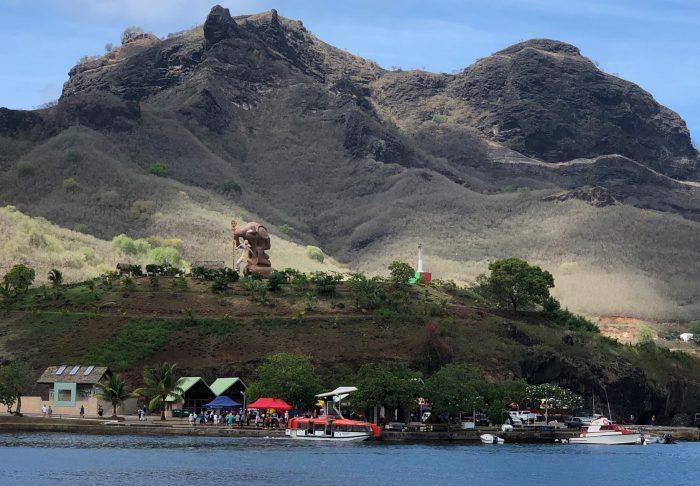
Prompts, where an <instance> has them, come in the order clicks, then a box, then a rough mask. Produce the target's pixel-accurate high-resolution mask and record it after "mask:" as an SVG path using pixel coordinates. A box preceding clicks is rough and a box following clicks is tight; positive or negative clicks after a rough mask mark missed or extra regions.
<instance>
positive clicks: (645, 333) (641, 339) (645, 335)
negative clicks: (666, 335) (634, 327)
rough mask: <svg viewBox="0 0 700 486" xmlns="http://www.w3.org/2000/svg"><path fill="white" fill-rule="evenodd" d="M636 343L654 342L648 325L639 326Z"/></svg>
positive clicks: (646, 343)
mask: <svg viewBox="0 0 700 486" xmlns="http://www.w3.org/2000/svg"><path fill="white" fill-rule="evenodd" d="M637 344H638V345H640V346H645V345H650V344H652V345H653V344H654V332H653V331H652V330H651V328H650V327H649V326H640V328H639V330H638V331H637Z"/></svg>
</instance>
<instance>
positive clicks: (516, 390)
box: [485, 380, 528, 425]
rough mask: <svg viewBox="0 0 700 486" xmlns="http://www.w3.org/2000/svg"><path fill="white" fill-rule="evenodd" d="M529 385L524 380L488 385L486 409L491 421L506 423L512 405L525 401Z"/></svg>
mask: <svg viewBox="0 0 700 486" xmlns="http://www.w3.org/2000/svg"><path fill="white" fill-rule="evenodd" d="M527 386H528V385H527V383H526V382H525V381H524V380H515V381H511V380H506V381H501V382H498V383H495V384H492V385H487V389H486V397H487V399H486V402H487V403H486V408H485V410H486V412H487V415H488V417H489V420H490V421H491V423H493V424H498V425H500V424H502V423H504V421H505V419H506V418H507V417H508V412H507V411H508V410H509V409H510V405H511V404H512V403H516V404H520V403H524V401H525V395H526V389H527Z"/></svg>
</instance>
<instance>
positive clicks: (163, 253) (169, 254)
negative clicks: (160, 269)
mask: <svg viewBox="0 0 700 486" xmlns="http://www.w3.org/2000/svg"><path fill="white" fill-rule="evenodd" d="M146 259H147V260H148V261H149V262H152V263H157V264H158V265H163V266H169V265H179V264H180V252H179V251H177V249H175V248H172V247H169V246H159V247H158V248H153V249H151V250H150V251H149V252H148V255H147V256H146Z"/></svg>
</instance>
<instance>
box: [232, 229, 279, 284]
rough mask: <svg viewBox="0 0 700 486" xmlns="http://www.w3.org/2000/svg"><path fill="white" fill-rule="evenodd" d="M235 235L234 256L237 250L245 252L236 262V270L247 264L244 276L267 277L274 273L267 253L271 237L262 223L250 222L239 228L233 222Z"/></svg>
mask: <svg viewBox="0 0 700 486" xmlns="http://www.w3.org/2000/svg"><path fill="white" fill-rule="evenodd" d="M231 232H232V233H233V255H234V260H235V256H236V250H243V255H241V257H240V258H239V259H238V260H237V261H236V262H235V265H234V266H235V268H236V269H238V267H240V266H241V264H242V263H245V267H244V268H243V275H253V274H258V275H262V276H263V277H267V276H268V275H270V273H272V265H271V264H270V257H269V256H268V255H267V253H266V251H267V250H269V249H270V235H269V233H268V232H267V228H265V227H264V226H263V225H261V224H260V223H256V222H254V221H253V222H250V223H248V224H245V225H243V226H241V227H240V228H239V227H238V223H237V222H236V220H235V219H234V220H231Z"/></svg>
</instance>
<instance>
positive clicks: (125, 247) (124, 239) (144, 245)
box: [112, 233, 151, 256]
mask: <svg viewBox="0 0 700 486" xmlns="http://www.w3.org/2000/svg"><path fill="white" fill-rule="evenodd" d="M112 245H114V246H115V247H116V248H118V249H119V250H121V251H122V253H124V254H126V255H133V256H139V255H145V254H146V253H147V252H148V251H149V250H150V249H151V245H150V243H148V241H147V240H144V239H141V238H139V239H132V238H129V237H128V236H127V235H125V234H123V233H122V234H120V235H117V236H115V237H114V238H112Z"/></svg>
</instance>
